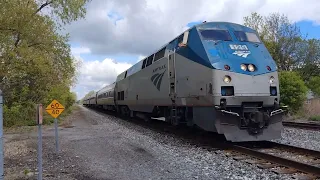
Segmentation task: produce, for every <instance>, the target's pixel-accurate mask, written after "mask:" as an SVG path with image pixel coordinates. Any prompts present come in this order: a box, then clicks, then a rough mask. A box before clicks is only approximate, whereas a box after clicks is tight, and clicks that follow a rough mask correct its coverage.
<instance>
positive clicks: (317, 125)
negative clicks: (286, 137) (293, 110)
mask: <svg viewBox="0 0 320 180" xmlns="http://www.w3.org/2000/svg"><path fill="white" fill-rule="evenodd" d="M282 124H283V125H284V126H287V127H294V128H302V129H312V130H320V123H303V122H293V121H283V122H282Z"/></svg>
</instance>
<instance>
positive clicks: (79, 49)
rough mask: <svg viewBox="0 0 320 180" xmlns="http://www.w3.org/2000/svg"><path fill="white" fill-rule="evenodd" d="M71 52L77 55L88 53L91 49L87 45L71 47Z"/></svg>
mask: <svg viewBox="0 0 320 180" xmlns="http://www.w3.org/2000/svg"><path fill="white" fill-rule="evenodd" d="M71 53H72V54H73V55H74V56H79V55H81V54H90V53H91V51H90V49H89V48H87V47H71Z"/></svg>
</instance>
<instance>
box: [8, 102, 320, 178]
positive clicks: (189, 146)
mask: <svg viewBox="0 0 320 180" xmlns="http://www.w3.org/2000/svg"><path fill="white" fill-rule="evenodd" d="M65 121H66V122H69V125H67V126H64V127H59V143H60V153H58V154H57V153H56V152H55V144H54V142H55V141H54V129H53V127H52V126H51V127H49V128H44V129H43V173H44V174H43V177H44V179H48V180H55V179H59V180H60V179H61V180H64V179H68V180H73V179H77V180H82V179H85V180H102V179H103V180H127V179H128V180H136V179H143V180H145V179H165V180H167V179H168V180H171V179H179V180H180V179H183V180H184V179H188V180H189V179H210V180H212V179H292V178H291V177H292V176H291V175H285V174H280V175H279V174H276V173H274V172H272V171H270V170H268V169H259V168H258V167H257V166H256V165H251V164H247V163H245V162H243V161H236V160H234V159H233V158H231V157H227V156H226V152H225V151H222V150H216V149H214V148H213V147H211V146H210V145H209V146H210V147H209V148H208V147H205V146H204V145H201V143H200V144H197V143H193V142H194V141H197V140H194V139H192V138H191V139H190V138H186V137H185V136H183V135H181V136H179V135H174V134H172V133H167V132H166V131H164V130H159V129H157V128H152V125H151V127H150V126H149V124H146V123H137V122H139V121H126V120H123V119H120V118H117V117H114V116H113V115H110V114H107V113H105V112H100V111H95V110H91V109H88V108H85V107H82V106H79V108H77V109H76V110H74V111H73V113H72V114H71V115H70V116H68V118H67V119H66V120H65ZM160 129H161V128H160ZM187 133H189V132H188V131H187ZM190 133H191V134H190ZM190 133H189V134H187V135H188V136H189V137H190V136H191V135H193V134H192V131H190ZM15 136H17V137H13V136H12V138H11V135H10V136H9V135H6V136H5V137H6V139H8V141H6V142H7V143H6V145H7V146H6V151H5V152H6V154H5V157H6V159H5V162H6V163H5V168H6V175H5V176H6V177H13V176H9V175H13V174H14V173H18V176H19V178H17V179H36V176H37V173H38V172H37V159H36V157H37V156H36V147H37V143H36V142H37V133H36V132H33V133H31V134H29V135H26V134H17V135H15ZM18 136H19V137H18ZM319 137H320V135H319V133H318V132H316V131H309V130H301V129H293V128H285V130H284V132H283V137H282V138H281V139H279V140H276V141H278V142H281V143H286V144H291V145H296V146H300V147H306V148H310V149H315V150H319V142H320V141H319V140H320V139H319ZM200 138H201V137H200ZM21 140H26V142H25V143H24V144H22V143H21ZM213 141H214V139H213ZM9 142H10V143H9ZM17 142H19V143H17ZM17 145H24V147H23V148H22V149H26V148H27V151H26V152H25V151H21V153H20V154H19V155H18V156H17V155H16V154H14V153H9V152H10V150H13V149H17V148H19V149H21V147H18V146H17ZM19 152H20V151H19ZM23 153H26V154H25V155H23ZM17 164H18V166H17ZM9 179H15V178H9Z"/></svg>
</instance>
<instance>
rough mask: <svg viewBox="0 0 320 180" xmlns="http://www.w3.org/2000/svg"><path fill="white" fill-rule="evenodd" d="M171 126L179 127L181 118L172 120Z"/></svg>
mask: <svg viewBox="0 0 320 180" xmlns="http://www.w3.org/2000/svg"><path fill="white" fill-rule="evenodd" d="M170 122H171V125H173V126H178V125H179V124H180V123H179V118H178V117H177V118H171V121H170Z"/></svg>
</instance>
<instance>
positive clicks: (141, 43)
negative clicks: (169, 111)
mask: <svg viewBox="0 0 320 180" xmlns="http://www.w3.org/2000/svg"><path fill="white" fill-rule="evenodd" d="M297 9H299V11H297ZM319 9H320V1H319V0H309V1H308V3H306V2H305V1H304V0H282V1H278V0H247V1H239V0H215V1H212V0H199V1H194V0H175V1H171V0H162V1H156V0H109V1H102V0H101V1H98V0H97V1H92V2H90V3H89V4H88V9H87V16H86V19H83V20H80V21H77V22H75V23H73V24H72V25H70V26H69V27H68V28H67V30H68V32H70V35H71V41H74V42H79V43H81V44H85V45H86V46H87V47H88V48H89V49H90V50H91V52H92V53H93V54H104V55H106V54H123V53H126V54H135V55H139V54H145V55H149V54H151V53H153V52H154V51H156V50H157V49H159V48H160V46H162V45H164V44H166V43H167V42H169V41H170V40H171V39H173V38H174V37H175V36H177V35H178V34H179V33H181V32H182V31H183V30H184V29H186V28H187V24H188V23H189V22H197V21H203V20H206V21H231V22H235V23H242V22H243V17H244V16H247V15H249V14H250V13H251V12H254V11H256V12H258V13H260V14H262V15H268V14H269V13H273V12H279V13H284V14H286V15H288V17H289V18H290V20H292V21H300V20H311V21H314V22H320V13H318V10H319ZM115 23H116V24H115Z"/></svg>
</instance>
